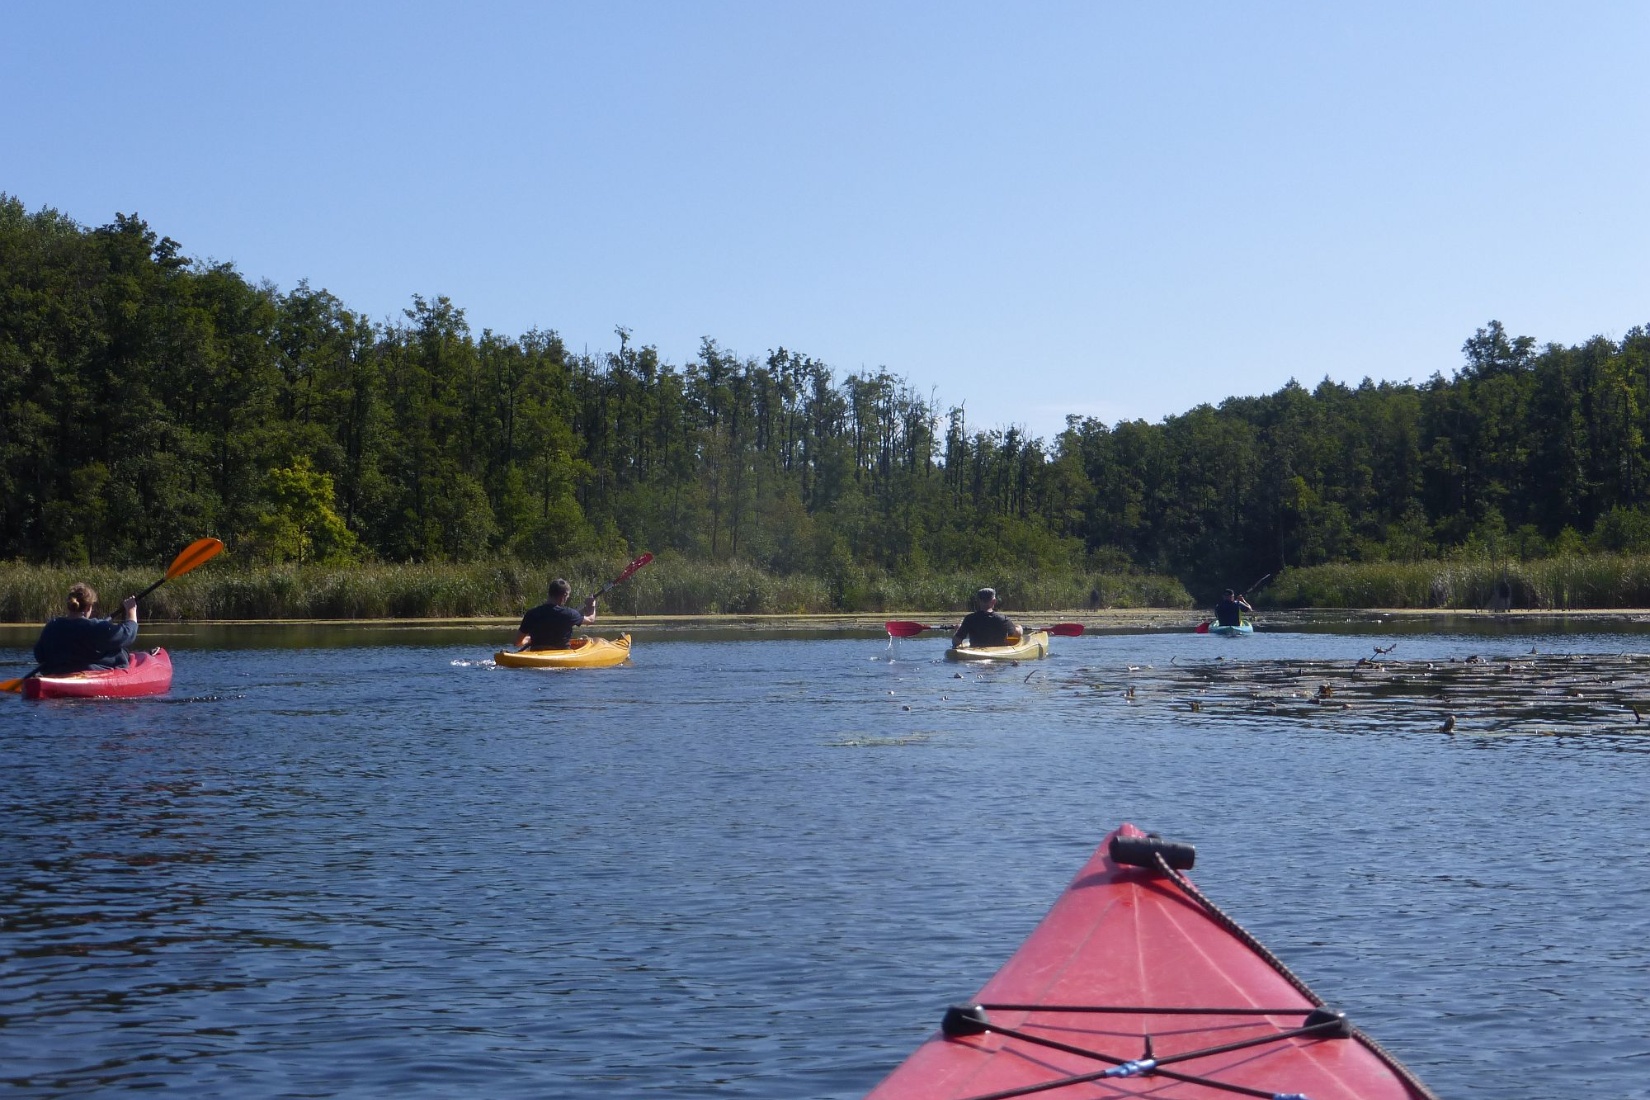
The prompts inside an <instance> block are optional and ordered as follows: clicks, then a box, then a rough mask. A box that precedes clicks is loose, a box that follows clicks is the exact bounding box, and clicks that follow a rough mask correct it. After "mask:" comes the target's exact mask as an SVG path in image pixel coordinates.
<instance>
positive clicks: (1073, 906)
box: [868, 825, 1436, 1100]
mask: <svg viewBox="0 0 1650 1100" xmlns="http://www.w3.org/2000/svg"><path fill="white" fill-rule="evenodd" d="M1117 837H1122V838H1125V840H1126V841H1129V840H1133V839H1135V838H1139V839H1140V840H1144V834H1142V833H1141V832H1140V830H1138V829H1136V828H1135V827H1134V826H1132V825H1124V826H1122V827H1121V828H1120V829H1118V830H1117V832H1115V833H1113V834H1112V835H1111V836H1110V837H1108V838H1107V840H1106V842H1105V843H1102V844H1101V845H1100V847H1099V849H1098V850H1097V851H1096V852H1095V853H1094V855H1093V857H1092V858H1091V859H1090V860H1089V862H1088V863H1087V864H1086V865H1085V866H1084V867H1083V869H1082V870H1081V871H1079V872H1078V874H1077V877H1076V878H1074V879H1073V880H1072V882H1071V885H1070V886H1068V887H1067V888H1066V891H1065V893H1064V894H1062V895H1061V896H1060V898H1059V899H1058V900H1057V901H1056V902H1055V904H1054V907H1053V908H1052V909H1050V910H1049V912H1048V915H1047V916H1045V917H1044V918H1043V921H1042V923H1041V924H1039V925H1038V926H1037V928H1036V929H1035V930H1034V931H1033V932H1032V933H1031V935H1030V937H1029V938H1028V939H1027V940H1026V941H1025V943H1024V944H1023V945H1022V946H1021V947H1020V949H1019V950H1018V951H1017V952H1015V954H1014V956H1013V957H1012V958H1010V959H1009V960H1008V962H1007V963H1005V964H1004V965H1003V967H1002V969H1001V970H999V971H998V972H997V974H996V976H995V977H993V978H992V979H991V980H990V981H989V982H987V983H986V985H985V987H984V988H983V989H981V990H980V992H979V993H978V994H977V996H976V997H975V999H974V1001H972V1002H969V1006H958V1007H954V1008H953V1009H952V1010H951V1011H950V1012H949V1013H947V1014H946V1023H945V1027H944V1029H943V1030H942V1031H941V1032H939V1033H936V1034H935V1035H933V1036H932V1037H931V1038H929V1039H928V1041H927V1042H925V1043H923V1045H922V1046H920V1047H919V1048H917V1050H916V1051H915V1052H914V1053H913V1054H912V1055H911V1057H910V1058H908V1059H907V1060H906V1061H905V1062H904V1063H903V1064H902V1065H900V1066H899V1067H898V1068H896V1069H895V1070H894V1071H893V1073H891V1074H890V1075H889V1076H888V1077H887V1078H885V1079H884V1080H883V1081H882V1083H881V1084H879V1085H878V1086H877V1087H876V1088H875V1089H873V1090H872V1091H871V1093H870V1096H869V1098H868V1100H962V1098H967V1097H983V1096H992V1095H1008V1094H1013V1095H1021V1094H1022V1093H1024V1094H1031V1095H1037V1096H1049V1097H1054V1098H1064V1097H1067V1096H1070V1097H1073V1098H1074V1100H1075V1098H1076V1097H1084V1098H1088V1097H1129V1096H1142V1095H1150V1096H1152V1097H1154V1098H1157V1100H1231V1098H1232V1097H1233V1096H1235V1095H1242V1093H1238V1092H1234V1091H1231V1087H1232V1086H1236V1087H1237V1088H1239V1089H1254V1090H1259V1093H1258V1094H1261V1095H1267V1096H1279V1095H1304V1096H1309V1097H1311V1100H1436V1098H1435V1097H1434V1096H1433V1094H1432V1093H1431V1092H1429V1091H1428V1090H1427V1088H1426V1086H1425V1085H1423V1084H1421V1083H1420V1082H1419V1081H1417V1080H1416V1079H1415V1078H1414V1076H1413V1075H1412V1074H1410V1073H1409V1071H1408V1070H1406V1069H1404V1067H1403V1066H1401V1065H1400V1064H1398V1063H1397V1062H1396V1060H1394V1059H1392V1057H1391V1056H1390V1055H1388V1054H1386V1053H1385V1052H1384V1051H1381V1050H1380V1048H1379V1047H1377V1046H1376V1045H1375V1044H1374V1043H1373V1042H1372V1041H1371V1040H1369V1039H1368V1038H1367V1037H1365V1036H1364V1035H1362V1033H1360V1032H1358V1031H1357V1030H1356V1029H1355V1028H1351V1027H1349V1026H1346V1025H1344V1024H1343V1023H1341V1022H1340V1020H1339V1018H1338V1017H1329V1018H1328V1019H1329V1021H1330V1022H1328V1023H1325V1022H1322V1021H1323V1020H1324V1019H1325V1017H1323V1016H1312V1015H1311V1013H1312V1012H1313V1009H1314V1008H1316V1007H1317V1006H1318V1005H1319V1004H1320V1003H1321V1002H1319V1001H1318V1000H1317V999H1316V997H1314V996H1312V995H1311V993H1310V990H1307V989H1306V988H1305V987H1304V985H1303V984H1301V983H1299V981H1298V979H1293V980H1292V978H1291V976H1289V975H1288V974H1287V973H1286V972H1285V971H1284V970H1283V969H1282V964H1281V963H1276V962H1275V960H1274V959H1272V958H1271V957H1270V956H1269V955H1267V954H1263V952H1264V950H1265V949H1264V948H1261V947H1260V945H1259V944H1258V943H1255V942H1254V941H1253V939H1252V938H1247V939H1246V938H1245V936H1246V934H1244V933H1242V932H1241V930H1238V931H1233V930H1231V929H1229V928H1228V927H1227V926H1226V925H1225V924H1223V923H1221V922H1220V921H1219V920H1217V919H1216V918H1215V917H1214V916H1213V914H1212V913H1211V912H1210V909H1209V908H1206V907H1205V905H1204V904H1203V903H1202V902H1200V901H1198V900H1196V899H1195V897H1194V893H1193V892H1194V891H1195V887H1190V885H1189V883H1188V886H1187V887H1182V886H1181V885H1180V884H1179V882H1177V880H1176V878H1175V877H1171V875H1170V874H1168V873H1165V872H1164V871H1162V870H1160V869H1156V868H1150V869H1148V868H1141V867H1132V866H1126V865H1122V864H1119V863H1117V862H1114V860H1113V859H1112V856H1111V853H1110V850H1109V849H1110V845H1111V843H1112V840H1113V838H1117ZM1179 847H1183V848H1189V846H1179ZM1186 865H1188V866H1189V865H1190V864H1189V861H1187V863H1186ZM1177 874H1178V873H1177ZM1181 878H1182V880H1183V876H1181ZM970 1006H979V1007H970ZM1076 1008H1083V1009H1085V1011H1074V1009H1076ZM1152 1010H1159V1011H1152ZM1170 1010H1173V1011H1170ZM1187 1010H1190V1011H1187ZM1257 1010H1258V1011H1257ZM959 1013H962V1014H963V1015H964V1017H965V1019H964V1021H963V1022H964V1023H968V1020H967V1017H969V1016H978V1017H980V1018H983V1019H984V1020H987V1021H989V1026H988V1027H986V1028H985V1029H983V1030H979V1029H976V1028H974V1027H972V1026H957V1015H958V1014H959ZM1309 1020H1316V1021H1320V1022H1318V1023H1316V1024H1314V1030H1313V1031H1312V1032H1310V1033H1309V1034H1307V1035H1296V1036H1284V1035H1281V1034H1280V1033H1281V1032H1285V1031H1289V1030H1293V1029H1298V1028H1301V1027H1302V1026H1303V1025H1304V1024H1305V1023H1306V1022H1308V1021H1309ZM947 1031H949V1032H950V1033H951V1034H950V1035H949V1036H948V1035H947V1034H946V1032H947ZM1330 1032H1333V1033H1334V1034H1333V1035H1331V1034H1330ZM1148 1036H1149V1038H1148ZM1037 1039H1045V1040H1053V1041H1055V1042H1057V1043H1059V1044H1061V1046H1059V1047H1054V1046H1048V1045H1043V1044H1041V1043H1038V1042H1037V1041H1036V1040H1037ZM1250 1039H1253V1040H1256V1042H1255V1043H1254V1045H1248V1046H1243V1047H1241V1048H1239V1049H1229V1050H1225V1051H1216V1050H1211V1049H1210V1048H1215V1047H1221V1046H1226V1045H1228V1044H1233V1043H1239V1042H1242V1041H1244V1040H1250ZM1072 1048H1076V1049H1075V1050H1074V1049H1072ZM1148 1051H1149V1052H1150V1053H1149V1055H1148ZM1085 1052H1087V1053H1085ZM1180 1055H1193V1056H1192V1057H1186V1058H1178V1057H1177V1056H1180ZM1148 1056H1149V1057H1152V1058H1155V1059H1157V1060H1158V1062H1157V1065H1156V1066H1154V1067H1149V1068H1147V1069H1146V1071H1145V1072H1143V1073H1139V1074H1138V1075H1126V1074H1124V1073H1123V1072H1122V1071H1118V1070H1117V1067H1118V1065H1119V1063H1122V1062H1126V1061H1128V1060H1131V1059H1143V1058H1145V1057H1148ZM1108 1070H1113V1071H1116V1072H1115V1075H1114V1076H1110V1077H1108V1078H1107V1079H1105V1080H1095V1078H1096V1077H1098V1075H1099V1074H1101V1073H1103V1072H1106V1071H1108ZM1076 1076H1086V1077H1087V1078H1088V1079H1089V1083H1087V1084H1075V1083H1068V1084H1067V1085H1066V1086H1065V1087H1061V1086H1060V1084H1059V1083H1060V1082H1063V1081H1067V1079H1068V1078H1071V1077H1076ZM1188 1078H1190V1079H1189V1080H1188ZM1205 1082H1218V1085H1217V1084H1210V1083H1205ZM1220 1086H1226V1087H1225V1088H1222V1087H1220ZM1250 1095H1254V1093H1251V1094H1250Z"/></svg>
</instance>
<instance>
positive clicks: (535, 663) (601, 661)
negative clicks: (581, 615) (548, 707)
mask: <svg viewBox="0 0 1650 1100" xmlns="http://www.w3.org/2000/svg"><path fill="white" fill-rule="evenodd" d="M629 659H630V635H628V634H621V635H619V636H618V637H617V638H574V639H573V644H572V646H571V647H570V648H568V649H530V650H527V651H526V652H516V651H514V650H502V651H500V652H498V653H495V654H493V662H494V663H495V664H497V665H499V666H500V667H501V668H609V667H611V666H613V665H622V664H624V663H625V661H627V660H629Z"/></svg>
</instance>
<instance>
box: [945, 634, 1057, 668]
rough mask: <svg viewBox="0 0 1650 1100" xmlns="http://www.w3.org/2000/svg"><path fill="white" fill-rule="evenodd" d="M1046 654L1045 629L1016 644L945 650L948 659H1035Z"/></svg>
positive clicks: (1046, 637)
mask: <svg viewBox="0 0 1650 1100" xmlns="http://www.w3.org/2000/svg"><path fill="white" fill-rule="evenodd" d="M1047 656H1048V631H1046V630H1039V631H1036V632H1035V633H1032V634H1027V635H1026V636H1025V637H1024V638H1021V639H1020V641H1019V643H1018V644H1017V645H986V646H954V647H952V648H951V649H948V650H946V651H945V659H946V660H948V661H1035V660H1036V659H1037V658H1039V657H1047Z"/></svg>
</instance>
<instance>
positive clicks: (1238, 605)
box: [1215, 588, 1255, 626]
mask: <svg viewBox="0 0 1650 1100" xmlns="http://www.w3.org/2000/svg"><path fill="white" fill-rule="evenodd" d="M1254 610H1255V609H1254V608H1252V607H1250V606H1249V601H1248V600H1246V599H1244V598H1243V597H1242V596H1239V595H1238V594H1237V593H1235V592H1233V591H1232V590H1231V589H1230V588H1228V589H1227V590H1226V594H1225V595H1224V596H1222V597H1221V599H1220V602H1219V603H1217V604H1215V621H1216V622H1218V623H1220V625H1221V626H1241V625H1242V623H1243V613H1244V612H1245V611H1247V612H1249V613H1250V614H1253V613H1254Z"/></svg>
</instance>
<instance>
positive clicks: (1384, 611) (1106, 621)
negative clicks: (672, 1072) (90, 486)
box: [0, 607, 1650, 631]
mask: <svg viewBox="0 0 1650 1100" xmlns="http://www.w3.org/2000/svg"><path fill="white" fill-rule="evenodd" d="M963 614H964V612H961V611H884V612H852V613H830V614H755V615H751V614H716V615H603V616H601V617H600V618H598V619H597V620H596V622H595V623H594V624H593V625H592V626H591V629H592V630H596V631H602V630H623V629H630V628H655V629H669V628H672V627H688V626H692V627H717V628H723V629H737V628H739V627H742V626H745V627H749V628H751V629H760V630H774V629H793V630H854V629H863V628H870V627H875V628H880V627H881V626H882V624H883V623H885V622H889V621H892V620H915V621H921V622H929V623H933V624H936V625H941V624H945V623H952V622H955V621H957V620H959V619H960V618H961V617H962V615H963ZM1009 614H1010V615H1013V616H1016V617H1018V618H1020V619H1021V620H1029V622H1028V623H1027V625H1044V624H1045V623H1050V622H1075V623H1081V624H1083V626H1084V627H1085V628H1088V629H1095V630H1118V629H1147V630H1164V629H1176V628H1180V627H1185V628H1192V627H1195V626H1197V625H1198V624H1199V623H1201V622H1204V621H1206V620H1208V619H1209V618H1210V615H1211V613H1210V612H1208V611H1205V610H1188V609H1184V608H1117V609H1105V610H1099V611H1091V610H1077V609H1068V610H1065V611H1036V612H1025V611H1011V612H1009ZM1446 619H1465V620H1470V621H1475V622H1485V623H1488V622H1498V623H1516V622H1523V621H1528V622H1532V623H1554V622H1587V621H1608V622H1645V623H1650V608H1619V607H1618V608H1568V609H1551V610H1547V609H1514V610H1510V611H1486V610H1482V609H1470V610H1458V609H1452V608H1378V607H1377V608H1338V607H1336V608H1325V607H1318V608H1292V609H1287V610H1276V611H1261V612H1259V613H1258V614H1257V615H1256V616H1255V617H1254V622H1255V623H1256V625H1258V626H1262V627H1265V626H1267V625H1269V624H1288V623H1312V622H1325V621H1336V620H1339V621H1360V620H1361V621H1370V622H1392V621H1405V620H1410V621H1417V622H1433V621H1438V620H1446ZM142 622H143V624H144V625H146V626H149V627H153V628H157V629H158V628H162V627H167V626H339V627H347V626H356V627H359V626H371V627H409V628H413V627H432V628H433V627H442V628H453V627H465V626H475V627H494V626H511V625H514V624H517V623H519V622H520V617H519V616H516V615H477V616H467V617H456V618H455V617H446V618H442V617H435V618H424V617H417V618H379V619H330V618H323V619H155V618H146V619H144V620H142ZM40 625H41V624H40V623H39V622H0V629H24V628H35V629H38V628H39V626H40Z"/></svg>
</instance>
